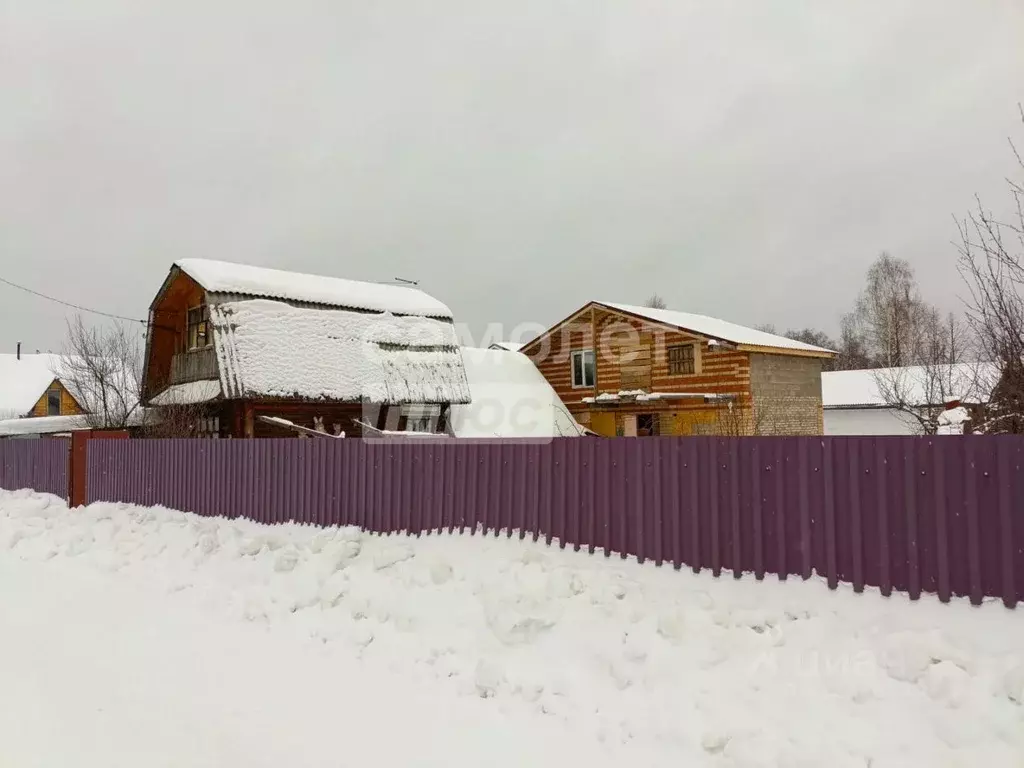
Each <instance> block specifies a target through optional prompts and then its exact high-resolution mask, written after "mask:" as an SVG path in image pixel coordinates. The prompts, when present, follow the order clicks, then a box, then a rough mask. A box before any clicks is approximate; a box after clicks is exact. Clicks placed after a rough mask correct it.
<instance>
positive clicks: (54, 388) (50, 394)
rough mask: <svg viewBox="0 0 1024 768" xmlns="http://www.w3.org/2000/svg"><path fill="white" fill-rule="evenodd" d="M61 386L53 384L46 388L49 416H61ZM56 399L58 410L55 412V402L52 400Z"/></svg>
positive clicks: (47, 412)
mask: <svg viewBox="0 0 1024 768" xmlns="http://www.w3.org/2000/svg"><path fill="white" fill-rule="evenodd" d="M60 394H61V393H60V384H51V385H50V386H49V387H47V388H46V415H47V416H60V401H61V396H60ZM54 397H55V398H56V405H57V410H56V411H54V410H53V405H54V401H53V399H52V398H54Z"/></svg>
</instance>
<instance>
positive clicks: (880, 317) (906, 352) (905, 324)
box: [848, 252, 931, 367]
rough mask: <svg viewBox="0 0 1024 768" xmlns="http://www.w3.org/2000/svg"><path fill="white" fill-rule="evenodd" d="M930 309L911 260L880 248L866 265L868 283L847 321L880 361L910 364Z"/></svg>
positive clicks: (894, 365) (918, 350)
mask: <svg viewBox="0 0 1024 768" xmlns="http://www.w3.org/2000/svg"><path fill="white" fill-rule="evenodd" d="M930 310H931V308H930V307H929V306H928V305H927V304H926V303H925V302H924V301H922V299H921V296H920V293H919V291H918V288H917V280H916V278H915V277H914V270H913V268H912V267H911V266H910V263H909V262H907V261H906V260H905V259H898V258H896V257H894V256H891V255H890V254H888V253H885V252H883V253H882V254H881V255H880V256H879V257H878V258H877V259H876V260H875V262H874V263H873V264H872V265H871V267H870V268H869V269H868V273H867V284H866V285H865V286H864V290H863V291H862V292H861V294H860V296H859V297H858V298H857V304H856V308H855V309H854V311H853V314H852V316H851V318H850V320H849V321H848V322H850V323H851V328H852V329H856V330H857V331H859V332H860V334H861V335H862V338H863V339H864V341H865V342H866V345H867V349H868V352H869V354H870V355H871V356H872V357H873V358H875V360H876V361H877V362H878V363H879V364H880V365H884V366H887V367H899V366H903V365H911V364H912V361H913V359H914V357H916V356H918V354H919V352H920V346H921V344H922V343H923V337H924V333H925V330H926V327H927V325H928V323H929V322H930V317H929V314H930Z"/></svg>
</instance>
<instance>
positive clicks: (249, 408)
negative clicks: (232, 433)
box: [242, 401, 256, 438]
mask: <svg viewBox="0 0 1024 768" xmlns="http://www.w3.org/2000/svg"><path fill="white" fill-rule="evenodd" d="M242 409H243V416H242V421H243V422H244V432H243V434H242V437H247V438H251V437H255V436H256V424H255V421H256V419H255V408H254V407H253V404H252V403H251V402H249V401H245V402H244V403H243V404H242Z"/></svg>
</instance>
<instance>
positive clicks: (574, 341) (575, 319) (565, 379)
mask: <svg viewBox="0 0 1024 768" xmlns="http://www.w3.org/2000/svg"><path fill="white" fill-rule="evenodd" d="M595 339H596V340H597V344H596V349H597V351H596V355H595V366H594V371H595V374H596V375H595V377H594V381H593V383H592V385H591V386H580V382H579V381H576V382H574V381H573V360H572V358H573V353H578V352H582V351H584V350H594V349H595V343H594V340H595ZM681 347H686V348H688V352H687V358H686V359H687V366H686V367H687V368H689V367H690V366H689V360H690V359H691V358H692V369H691V372H685V373H680V372H678V368H677V365H678V364H677V365H673V364H672V361H671V359H670V358H672V357H673V355H674V352H673V351H672V350H674V349H677V348H681ZM522 354H524V355H526V356H527V357H529V358H530V359H531V360H533V362H534V364H535V365H536V366H537V367H538V369H539V370H540V371H541V373H542V374H543V375H544V377H545V378H546V379H547V380H548V381H549V383H550V384H551V386H552V387H553V388H554V389H555V391H556V392H557V394H558V396H559V397H560V398H561V399H562V401H563V402H565V404H566V405H567V406H568V407H569V408H570V410H572V411H574V412H575V413H580V412H583V411H587V410H592V409H593V404H591V403H588V402H586V399H588V398H591V399H592V398H597V397H598V396H600V395H605V396H606V397H609V396H615V395H617V394H618V393H620V392H632V391H636V390H643V391H644V392H647V393H672V394H692V395H693V398H687V399H682V398H680V399H673V400H668V399H666V400H663V401H659V402H653V401H652V402H648V403H647V404H645V405H644V409H646V410H668V409H671V410H672V411H680V410H693V409H702V408H707V407H708V406H707V403H706V402H705V396H728V397H730V398H731V399H733V400H734V401H737V402H738V403H739V404H740V405H741V406H742V405H743V404H745V403H746V401H747V400H748V399H749V392H750V360H749V353H747V352H743V351H740V350H737V349H735V348H731V347H729V346H726V345H725V344H722V343H721V342H720V341H719V340H717V339H709V338H707V337H704V336H701V335H698V334H695V333H691V332H688V331H684V330H681V329H679V328H675V327H671V326H667V325H665V324H663V323H657V322H654V321H650V320H647V319H644V318H639V317H636V316H633V315H631V314H630V313H627V312H622V311H619V310H615V309H610V308H608V307H606V306H604V305H602V304H598V303H596V302H592V303H590V304H588V305H587V306H585V307H583V308H582V309H581V310H579V311H577V312H575V313H573V314H572V315H570V316H569V317H568V318H566V319H565V320H563V321H562V322H561V323H559V324H558V325H556V326H554V327H553V328H551V329H549V330H548V331H547V332H545V334H543V335H542V336H540V337H538V338H537V339H534V340H533V341H531V342H529V343H528V344H526V345H525V346H524V347H523V349H522ZM588 383H589V382H588ZM606 402H611V401H610V400H609V401H606Z"/></svg>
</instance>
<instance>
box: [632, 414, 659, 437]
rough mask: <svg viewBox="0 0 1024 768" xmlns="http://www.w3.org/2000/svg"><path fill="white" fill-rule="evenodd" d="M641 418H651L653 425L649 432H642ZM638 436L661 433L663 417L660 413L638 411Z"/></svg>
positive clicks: (655, 435) (650, 435) (656, 435)
mask: <svg viewBox="0 0 1024 768" xmlns="http://www.w3.org/2000/svg"><path fill="white" fill-rule="evenodd" d="M640 419H650V423H651V427H650V430H649V431H648V434H646V435H641V434H640ZM636 434H637V437H659V436H660V435H661V418H660V414H658V413H638V414H637V415H636Z"/></svg>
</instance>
